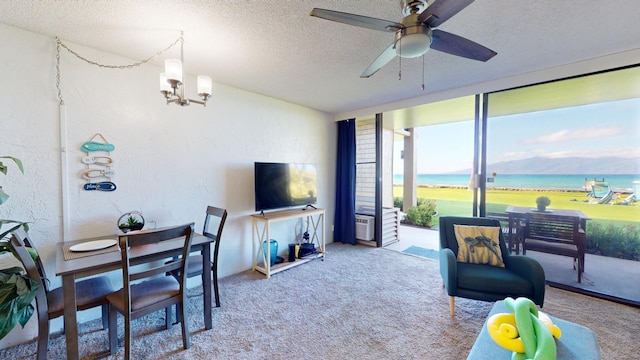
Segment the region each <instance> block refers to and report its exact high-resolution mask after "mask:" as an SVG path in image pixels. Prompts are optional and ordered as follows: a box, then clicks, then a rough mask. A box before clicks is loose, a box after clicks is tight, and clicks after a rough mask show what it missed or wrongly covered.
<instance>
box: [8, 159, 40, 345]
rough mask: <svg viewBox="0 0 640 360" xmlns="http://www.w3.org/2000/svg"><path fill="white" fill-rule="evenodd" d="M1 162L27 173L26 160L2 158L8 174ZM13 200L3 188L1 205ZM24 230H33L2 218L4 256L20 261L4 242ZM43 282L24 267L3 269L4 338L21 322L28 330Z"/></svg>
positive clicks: (31, 253) (30, 251) (9, 245)
mask: <svg viewBox="0 0 640 360" xmlns="http://www.w3.org/2000/svg"><path fill="white" fill-rule="evenodd" d="M1 159H10V160H12V161H13V162H14V163H15V164H16V166H17V167H18V170H20V172H21V173H23V174H24V167H23V165H22V161H20V160H19V159H17V158H15V157H13V156H0V172H1V173H3V174H4V175H6V174H7V171H8V168H7V166H6V165H5V164H4V163H3V162H2V160H1ZM7 199H9V195H7V193H5V192H4V190H2V186H0V205H1V204H3V203H4V202H6V201H7ZM20 227H23V228H24V230H25V231H29V225H28V224H27V223H26V222H23V221H19V220H10V219H0V229H2V231H1V232H0V254H1V253H4V252H8V251H10V252H11V253H13V255H14V256H15V257H16V258H18V256H17V254H16V253H15V250H14V249H13V247H12V246H11V243H10V242H9V241H1V240H2V239H4V238H5V236H7V235H8V234H10V233H11V232H12V231H14V230H17V229H18V228H20ZM27 251H28V252H29V254H30V255H31V257H32V258H33V259H34V260H35V259H37V257H38V254H37V253H36V252H35V249H27ZM38 287H39V283H38V282H36V281H34V280H32V279H31V278H30V277H29V276H28V275H27V274H25V272H24V270H23V269H22V268H20V267H11V268H7V269H0V339H2V338H4V337H5V336H6V335H7V334H8V333H9V332H10V331H11V330H12V329H13V328H14V327H15V325H16V324H17V323H20V325H21V326H22V327H24V326H25V325H26V323H27V321H29V319H30V318H31V316H32V315H33V313H34V308H33V305H31V303H32V302H33V299H34V298H35V297H36V293H37V291H38Z"/></svg>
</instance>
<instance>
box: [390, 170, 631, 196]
mask: <svg viewBox="0 0 640 360" xmlns="http://www.w3.org/2000/svg"><path fill="white" fill-rule="evenodd" d="M587 179H588V180H593V179H598V180H602V179H604V181H605V182H606V183H607V184H609V187H611V189H613V190H614V191H625V192H633V190H634V181H635V182H636V184H635V186H636V187H637V188H639V189H638V190H636V191H640V174H637V175H632V174H627V175H606V174H605V175H589V174H587V175H521V174H518V175H513V174H499V175H498V176H496V177H495V178H493V182H487V189H490V188H507V189H546V190H573V191H582V190H584V186H585V180H587ZM417 183H418V185H438V186H463V187H466V186H468V185H469V175H452V174H418V179H417ZM393 184H394V185H402V174H395V175H394V176H393Z"/></svg>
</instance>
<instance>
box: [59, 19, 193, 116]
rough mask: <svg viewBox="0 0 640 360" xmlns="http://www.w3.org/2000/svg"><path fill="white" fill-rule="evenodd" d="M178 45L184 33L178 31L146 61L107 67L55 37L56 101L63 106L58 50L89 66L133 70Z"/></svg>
mask: <svg viewBox="0 0 640 360" xmlns="http://www.w3.org/2000/svg"><path fill="white" fill-rule="evenodd" d="M178 43H180V44H182V43H184V32H183V31H180V37H178V38H177V39H176V40H175V41H174V42H172V43H171V44H169V46H167V47H166V48H164V49H162V50H160V51H158V52H156V53H155V54H153V55H151V56H149V57H148V58H146V59H143V60H139V61H136V62H134V63H132V64H126V65H109V64H100V63H98V62H96V61H93V60H89V59H87V58H86V57H84V56H82V55H80V54H78V53H77V52H75V51H73V50H71V49H70V48H69V47H68V46H67V45H65V44H64V43H63V42H62V40H60V38H58V37H56V89H57V90H58V99H59V100H60V105H64V100H63V99H62V90H61V88H60V48H61V47H62V48H64V49H65V50H67V51H68V52H69V53H71V54H72V55H74V56H75V57H77V58H78V59H80V60H82V61H84V62H86V63H88V64H91V65H95V66H98V67H101V68H107V69H121V70H123V69H131V68H134V67H136V66H140V65H143V64H146V63H148V62H150V61H152V60H153V59H155V58H157V57H158V56H160V55H162V53H164V52H166V51H168V50H169V49H171V48H173V47H174V46H176V45H177V44H178Z"/></svg>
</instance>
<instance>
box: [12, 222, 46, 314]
mask: <svg viewBox="0 0 640 360" xmlns="http://www.w3.org/2000/svg"><path fill="white" fill-rule="evenodd" d="M27 244H28V245H27ZM32 245H33V243H32V242H31V241H30V239H29V235H28V234H27V232H26V231H24V230H23V229H22V228H20V229H17V230H14V231H12V232H11V247H13V250H14V252H15V255H16V256H17V257H18V260H20V262H21V263H22V266H23V267H24V269H25V271H26V272H27V275H29V277H30V278H31V280H33V281H35V282H36V283H37V284H38V291H37V293H36V305H37V311H38V319H46V321H49V316H48V312H49V305H48V303H47V292H48V290H47V289H48V287H47V281H46V278H45V277H44V276H43V274H44V268H43V267H42V262H41V261H40V256H38V257H37V258H36V260H35V261H34V260H33V257H31V254H30V253H29V250H28V249H27V248H28V247H31V248H32ZM34 249H35V248H34Z"/></svg>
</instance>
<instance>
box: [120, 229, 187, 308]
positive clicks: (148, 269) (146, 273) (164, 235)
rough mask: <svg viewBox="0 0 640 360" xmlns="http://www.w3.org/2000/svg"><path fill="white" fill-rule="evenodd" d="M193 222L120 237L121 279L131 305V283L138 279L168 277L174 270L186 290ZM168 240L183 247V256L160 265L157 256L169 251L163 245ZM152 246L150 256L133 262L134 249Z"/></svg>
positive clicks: (135, 232) (181, 286) (125, 296)
mask: <svg viewBox="0 0 640 360" xmlns="http://www.w3.org/2000/svg"><path fill="white" fill-rule="evenodd" d="M193 233H194V223H190V224H185V225H179V226H172V227H167V228H162V229H158V230H151V231H145V230H142V231H133V232H129V233H126V234H124V235H120V236H119V237H118V244H119V246H120V254H121V258H122V280H123V287H122V288H123V292H124V298H125V299H129V300H128V302H129V306H130V304H131V300H130V299H131V296H130V290H131V284H132V282H135V281H138V280H144V279H148V278H151V277H155V276H157V275H160V274H162V275H165V274H166V273H169V272H172V271H174V270H178V271H180V280H179V282H180V289H181V291H182V290H183V289H185V287H186V276H185V271H184V270H185V266H186V265H187V262H188V259H189V253H190V251H191V240H192V239H193ZM165 241H178V242H179V243H180V246H181V247H182V256H180V257H178V258H173V259H172V260H171V261H167V262H161V264H158V263H160V262H159V261H157V260H159V259H158V257H155V256H153V255H154V254H159V255H161V254H162V253H163V252H165V251H167V247H166V246H160V245H162V243H163V242H165ZM145 245H151V247H149V253H148V254H146V255H145V256H144V257H142V258H138V259H136V260H135V264H132V262H131V255H130V252H131V248H135V247H140V246H145Z"/></svg>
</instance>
